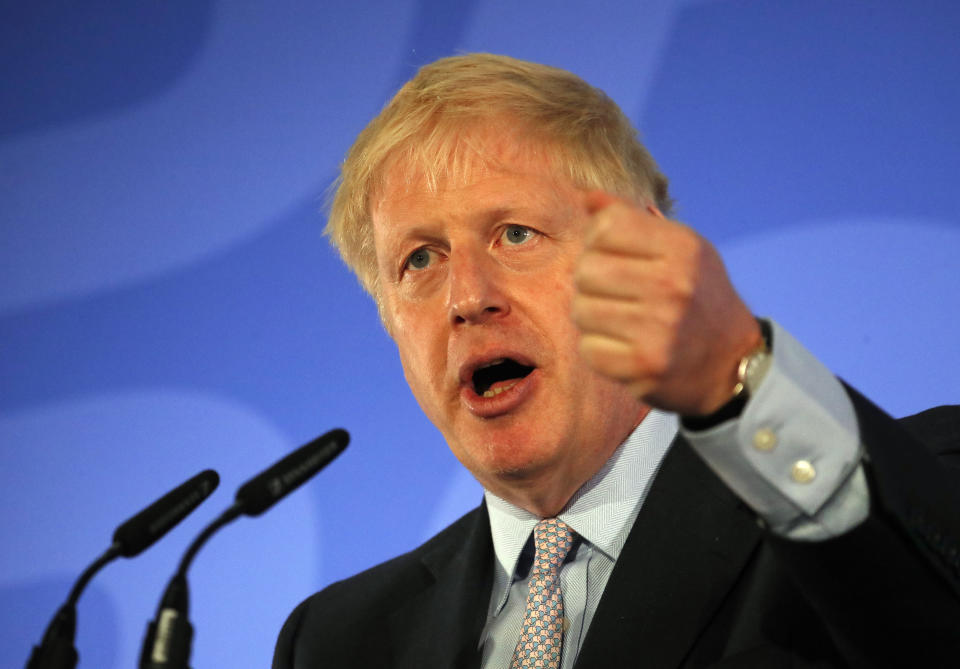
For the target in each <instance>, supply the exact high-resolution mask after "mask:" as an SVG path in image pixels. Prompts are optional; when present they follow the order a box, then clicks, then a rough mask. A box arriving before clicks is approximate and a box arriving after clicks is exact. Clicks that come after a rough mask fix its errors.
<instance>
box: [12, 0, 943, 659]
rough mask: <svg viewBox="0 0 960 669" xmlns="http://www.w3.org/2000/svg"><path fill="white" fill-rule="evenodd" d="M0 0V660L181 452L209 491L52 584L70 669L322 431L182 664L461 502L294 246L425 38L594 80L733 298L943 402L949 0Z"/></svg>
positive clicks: (202, 605)
mask: <svg viewBox="0 0 960 669" xmlns="http://www.w3.org/2000/svg"><path fill="white" fill-rule="evenodd" d="M2 7H3V9H2V14H0V82H2V84H0V96H2V99H0V224H2V237H0V445H2V452H0V505H2V508H3V513H2V520H0V542H2V546H3V548H2V558H0V567H2V568H0V665H2V666H10V667H14V666H22V665H23V663H24V662H25V660H26V657H27V655H28V653H29V648H30V646H31V644H33V643H35V642H36V641H37V640H39V638H40V636H41V634H42V632H43V629H44V626H45V625H46V623H47V621H48V619H49V617H50V615H51V614H52V613H53V611H54V610H55V609H56V608H57V606H59V604H60V603H61V602H62V601H63V599H64V598H65V596H66V594H67V591H68V588H69V586H70V584H71V582H72V581H73V579H74V578H75V577H76V576H77V574H78V573H79V571H80V570H81V569H82V568H83V567H84V566H85V565H86V563H88V562H89V561H90V560H92V559H93V558H94V557H95V556H96V555H98V554H99V553H100V552H101V551H102V550H103V549H104V548H106V546H107V544H108V542H109V538H110V535H111V533H112V531H113V528H114V527H115V525H116V524H117V523H119V522H120V521H121V520H122V519H124V518H125V517H127V516H128V515H130V514H132V513H133V512H134V511H136V510H138V509H139V508H140V507H142V506H144V505H146V504H147V503H148V502H150V501H151V500H152V499H154V498H155V497H157V496H159V495H160V494H161V493H163V492H164V491H165V490H167V489H168V488H170V487H172V486H173V485H174V484H176V483H178V482H179V481H181V480H183V479H186V478H187V477H188V476H190V475H192V474H194V473H196V472H197V471H199V470H201V469H204V468H206V467H214V468H216V469H217V470H219V472H220V473H221V476H222V484H221V490H218V491H217V493H216V494H215V495H214V496H213V497H212V499H211V500H210V501H208V502H207V504H206V505H205V506H204V507H202V508H201V509H200V510H199V511H198V512H196V513H195V514H194V517H191V518H190V519H188V521H187V522H185V523H184V524H183V525H182V526H181V527H178V528H177V529H176V530H174V531H173V532H172V533H171V535H170V536H168V537H167V538H166V539H165V540H164V541H163V542H161V543H160V544H158V545H157V546H156V547H154V548H152V549H151V550H150V551H148V552H147V553H145V554H144V555H143V556H141V557H139V558H137V559H136V560H133V561H125V560H124V561H121V562H120V563H118V564H116V565H113V566H111V567H110V568H108V569H107V570H106V571H104V572H103V573H102V574H101V575H100V576H99V577H98V578H96V579H95V580H94V581H93V583H92V584H91V586H90V588H89V589H88V590H87V592H86V593H85V594H84V596H83V598H82V599H81V600H80V604H79V628H78V633H77V647H78V649H79V650H80V654H81V662H80V666H82V667H103V668H108V669H109V668H111V667H130V666H135V664H136V661H137V654H138V649H139V646H140V643H141V639H142V635H143V631H144V627H145V624H146V622H147V620H148V619H150V618H152V617H153V615H154V610H155V607H156V605H157V601H158V598H159V596H160V593H161V591H162V590H163V588H164V586H165V584H166V581H167V579H168V578H169V576H170V575H171V573H172V572H173V569H174V567H175V564H176V561H177V559H178V558H179V556H180V554H181V553H182V551H183V550H184V549H185V547H186V545H187V543H188V542H189V541H190V539H191V538H192V537H193V536H194V535H195V534H196V533H197V532H198V531H199V529H200V528H201V527H202V526H203V525H204V524H206V523H207V522H208V521H209V520H211V519H212V518H213V517H214V515H216V514H217V513H218V512H219V511H220V510H221V509H223V508H225V507H226V506H227V505H229V503H230V501H231V500H232V495H233V491H234V490H235V489H236V487H237V486H238V485H239V484H240V483H241V482H243V481H244V480H246V479H247V478H248V477H249V476H251V475H252V474H253V473H255V472H257V471H259V470H260V469H262V468H263V467H265V466H266V465H268V464H269V463H271V462H273V461H274V460H276V459H277V458H279V457H280V456H282V455H283V454H284V453H286V452H287V451H288V450H290V449H291V448H293V447H294V446H297V445H299V444H300V443H302V442H305V441H307V440H308V439H310V438H312V437H313V436H315V435H316V434H318V433H320V432H323V431H326V430H328V429H330V428H332V427H335V426H342V427H345V428H347V429H348V430H349V431H350V432H351V433H352V435H353V443H352V445H351V446H350V447H349V448H348V450H347V451H346V453H345V454H344V455H343V456H342V457H341V458H340V459H339V460H338V461H336V462H335V463H334V464H333V465H331V466H330V468H329V469H328V470H327V471H325V472H323V473H322V474H321V475H320V477H318V478H317V479H316V480H315V481H313V482H312V483H310V484H309V485H308V486H306V487H305V488H304V489H302V490H301V491H298V492H297V493H295V494H294V495H293V496H292V497H290V498H289V499H287V500H285V501H284V502H283V503H282V504H281V505H279V506H277V507H276V508H275V509H274V510H272V511H271V512H270V513H269V514H267V515H265V516H263V517H261V518H257V519H247V518H242V519H240V520H239V521H238V522H237V523H236V524H234V525H232V526H230V527H228V528H226V529H225V530H224V531H223V532H222V534H220V535H219V536H217V537H216V538H215V539H214V541H213V542H212V543H211V544H210V545H209V546H208V547H207V548H206V549H205V550H204V551H202V552H201V553H200V555H199V557H198V559H197V562H196V563H195V565H194V567H193V569H192V571H191V583H192V611H191V618H192V620H193V622H194V624H195V626H196V628H197V632H196V638H195V641H194V653H193V666H195V667H198V668H200V669H202V668H203V667H226V666H233V667H264V666H268V664H269V659H270V656H271V651H272V646H273V641H274V639H275V637H276V634H277V632H278V630H279V627H280V625H281V623H282V621H283V619H284V617H285V616H286V614H287V613H288V612H289V611H290V609H291V608H292V607H293V606H294V605H295V604H296V603H298V602H299V601H300V600H301V599H302V598H303V597H305V596H306V595H307V594H309V593H310V592H313V591H314V590H316V589H318V588H320V587H322V586H323V585H325V584H327V583H330V582H331V581H333V580H335V579H339V578H342V577H344V576H347V575H349V574H351V573H354V572H356V571H358V570H359V569H362V568H364V567H367V566H370V565H372V564H374V563H376V562H378V561H381V560H383V559H385V558H387V557H390V556H392V555H395V554H397V553H399V552H402V551H404V550H407V549H410V548H412V547H413V546H415V545H417V544H418V543H419V542H421V541H422V540H423V539H425V538H426V537H428V536H429V535H430V534H432V533H433V532H434V531H436V530H437V529H439V528H440V527H442V526H444V525H445V524H446V523H448V522H449V521H450V520H452V519H453V518H455V517H456V516H458V515H459V514H460V513H462V512H463V511H465V510H466V509H467V508H469V507H471V506H473V505H474V504H475V503H476V502H477V501H478V500H479V496H480V491H479V488H478V486H477V485H476V484H475V483H474V482H473V481H472V480H471V479H470V478H469V475H467V474H466V473H465V472H464V471H462V470H461V469H460V468H459V465H458V464H457V463H456V462H455V460H454V459H453V457H452V456H451V455H450V454H449V453H448V452H447V450H446V448H445V446H444V444H443V441H442V439H441V438H440V435H439V434H438V433H437V432H436V430H434V429H433V428H432V426H430V424H429V423H428V422H427V421H426V420H425V419H424V418H423V417H422V415H421V414H420V412H419V409H418V408H417V407H416V404H415V402H414V400H413V398H412V397H411V395H410V393H409V391H408V390H407V388H406V386H405V384H404V382H403V379H402V376H401V371H400V368H399V364H398V362H397V358H396V354H395V352H394V348H393V346H392V344H391V342H390V341H389V339H388V338H387V336H386V335H385V334H384V332H383V330H382V329H381V327H380V325H379V323H378V321H377V317H376V313H375V309H374V308H373V305H372V304H371V303H370V302H369V300H367V299H366V298H365V297H364V296H363V294H362V291H361V290H360V289H359V288H358V286H357V284H356V282H355V280H354V279H353V277H352V276H351V275H350V274H349V273H348V272H347V271H346V270H345V269H344V267H343V266H342V264H341V263H340V261H339V260H338V259H337V257H336V256H335V255H334V254H333V253H332V252H331V251H330V250H329V248H328V247H327V245H326V243H325V241H324V239H323V238H322V236H321V229H322V227H323V224H324V218H323V215H322V213H321V205H322V199H323V193H324V190H325V189H326V187H327V186H328V184H329V183H330V181H331V180H332V179H333V177H334V175H335V172H336V168H337V165H338V163H339V161H340V159H341V158H342V156H343V154H344V152H345V150H346V149H347V147H348V146H349V144H350V143H351V141H352V139H353V137H354V136H355V134H356V133H357V132H358V131H359V130H360V129H361V128H362V127H363V125H364V124H365V123H366V121H367V120H368V119H370V118H371V117H372V116H373V115H374V114H375V113H376V112H377V110H378V109H379V108H380V107H381V106H382V105H383V103H384V102H385V101H386V100H387V99H388V98H389V96H390V94H391V93H392V91H393V90H395V89H396V87H398V86H399V85H400V84H401V83H402V82H403V81H404V80H406V79H407V78H409V77H410V76H411V75H412V74H413V72H414V71H415V69H416V68H417V67H418V66H419V65H421V64H424V63H426V62H429V61H431V60H433V59H435V58H437V57H440V56H444V55H449V54H453V53H458V52H468V51H493V52H501V53H508V54H511V55H514V56H518V57H522V58H529V59H533V60H538V61H542V62H547V63H550V64H554V65H558V66H561V67H565V68H568V69H570V70H572V71H574V72H577V73H578V74H580V75H582V76H583V77H585V78H586V79H587V80H589V81H591V82H592V83H594V84H596V85H599V86H601V87H602V88H604V89H606V90H607V91H608V92H609V93H610V94H611V95H612V96H613V97H614V99H616V100H617V101H618V102H619V103H620V104H621V106H622V107H623V108H624V110H625V111H626V112H627V113H628V114H629V115H630V116H631V118H633V119H634V121H635V122H636V123H637V125H638V126H639V128H640V129H641V131H642V132H643V134H644V135H645V137H646V138H647V142H648V144H649V146H650V148H651V150H652V151H653V153H654V155H655V156H656V157H657V158H658V160H659V161H660V163H661V165H662V167H663V169H664V170H665V172H666V173H667V174H668V175H670V176H671V178H672V181H673V184H674V193H675V196H676V197H677V199H678V201H679V205H680V206H679V217H680V218H681V219H682V220H685V221H688V222H690V223H691V224H693V225H695V226H697V227H698V229H700V230H702V231H703V233H704V234H706V235H707V236H708V237H709V238H710V239H712V240H713V241H714V242H715V243H716V244H717V245H718V246H719V248H720V250H721V252H722V253H723V254H724V256H725V258H726V259H727V261H728V264H729V267H730V271H731V273H732V275H733V277H734V279H735V281H736V282H737V284H738V285H739V287H740V288H741V290H742V292H743V293H744V294H745V296H746V297H747V299H748V301H749V302H750V304H751V306H752V307H753V308H754V309H755V311H757V312H758V313H762V314H769V315H773V316H774V317H776V318H777V319H778V320H780V321H781V322H782V323H784V324H785V325H786V326H787V327H788V328H790V329H791V330H792V331H793V332H794V333H795V334H796V335H797V336H798V337H799V338H800V339H801V341H804V342H805V343H806V344H807V345H808V347H809V348H811V349H812V350H813V351H814V352H815V353H816V354H817V355H819V356H820V357H821V358H822V359H823V360H824V361H825V362H827V363H828V364H829V365H830V366H831V367H832V368H833V369H834V370H836V371H837V372H838V373H840V374H841V375H843V376H844V377H845V378H847V379H848V380H850V381H851V382H852V383H854V384H855V385H857V386H859V387H860V388H861V389H862V390H863V391H865V392H866V393H867V394H868V395H870V396H871V397H873V398H874V399H875V400H876V401H878V402H879V403H880V404H881V405H882V406H884V407H885V408H887V409H888V410H889V411H891V412H892V413H894V414H905V413H908V412H912V411H915V410H919V409H921V408H924V407H926V406H928V405H932V404H938V403H945V402H951V401H952V402H955V401H957V399H958V396H960V392H958V391H960V382H958V378H960V354H958V353H957V346H956V342H957V340H958V334H960V317H958V315H957V314H958V311H960V310H958V306H960V300H958V297H957V292H956V291H957V287H958V283H960V282H958V277H960V272H958V269H957V267H958V262H957V255H958V254H960V188H958V186H957V180H958V179H960V114H958V112H957V110H958V108H960V39H958V37H957V36H958V35H960V5H958V4H957V3H955V2H952V1H950V0H944V1H942V2H933V1H924V2H915V3H904V2H899V1H893V0H891V1H889V2H879V1H878V2H870V3H864V2H856V1H853V0H849V1H845V0H819V1H818V0H781V1H778V2H764V1H761V0H756V1H748V0H714V1H692V0H687V1H684V0H645V1H643V2H624V1H622V0H621V1H620V2H593V3H590V4H589V8H588V5H587V4H586V3H574V2H570V3H563V2H560V3H558V2H539V1H538V2H525V3H514V2H505V1H503V0H472V1H465V2H458V3H455V2H449V1H448V0H445V1H441V0H392V1H390V2H387V1H384V2H371V1H362V2H344V3H311V2H295V1H289V0H271V2H254V1H250V2H226V1H223V0H221V1H217V0H189V1H184V2H174V1H165V2H126V3H117V2H104V1H102V0H101V1H95V0H91V1H88V2H83V3H78V2H66V1H59V2H58V1H55V0H48V1H46V2H34V3H21V2H18V3H14V2H12V1H9V2H3V3H2ZM374 527H375V528H377V530H378V532H381V534H380V535H379V536H378V538H377V539H375V540H374V539H372V538H371V537H372V535H373V530H372V528H374Z"/></svg>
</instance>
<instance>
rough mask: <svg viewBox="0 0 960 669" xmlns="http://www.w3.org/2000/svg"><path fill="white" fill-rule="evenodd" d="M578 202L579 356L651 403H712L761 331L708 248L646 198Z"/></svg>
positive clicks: (598, 196)
mask: <svg viewBox="0 0 960 669" xmlns="http://www.w3.org/2000/svg"><path fill="white" fill-rule="evenodd" d="M586 202H587V209H588V211H589V213H590V215H591V218H592V221H591V225H590V228H589V229H588V231H587V236H586V242H585V247H584V252H583V255H582V256H581V257H580V261H579V265H578V267H577V270H576V272H575V275H574V282H575V286H576V293H575V295H574V298H573V319H574V322H575V323H576V324H577V326H578V327H579V328H580V330H581V332H582V338H581V342H580V350H581V353H582V355H583V356H584V358H585V359H586V360H587V362H588V363H589V364H590V365H592V366H593V367H594V368H595V369H596V370H597V371H599V372H601V373H602V374H606V375H607V376H610V377H613V378H616V379H619V380H621V381H623V382H624V383H626V384H627V385H628V387H629V388H630V390H631V391H632V392H633V394H634V395H635V396H636V397H637V398H638V399H640V400H642V401H644V402H646V403H647V404H650V405H651V406H655V407H658V408H661V409H666V410H669V411H675V412H678V413H681V414H685V415H703V414H708V413H712V412H713V411H715V410H717V409H718V408H720V407H721V406H722V405H723V404H724V403H725V402H727V401H728V400H729V399H730V397H731V396H732V393H733V388H734V385H735V384H736V381H737V364H738V362H739V360H740V358H741V357H743V356H744V355H746V354H747V353H749V352H750V351H751V350H753V349H754V348H756V347H757V346H758V345H759V344H760V343H761V341H762V335H761V332H760V328H759V325H758V324H757V322H756V320H755V319H754V317H753V315H752V314H751V312H750V310H749V309H748V308H747V306H746V305H745V304H744V303H743V300H741V299H740V296H739V295H738V294H737V292H736V290H735V289H734V287H733V285H732V284H731V283H730V279H729V278H728V277H727V272H726V270H725V269H724V267H723V261H722V260H721V259H720V256H719V254H718V253H717V251H716V249H715V248H714V247H713V246H712V245H711V244H710V243H709V242H708V241H707V240H706V239H704V238H703V237H701V236H700V235H698V234H697V233H696V232H694V231H693V230H692V229H691V228H689V227H687V226H686V225H683V224H681V223H677V222H675V221H670V220H667V219H666V218H664V216H663V215H662V214H661V213H660V211H659V210H657V209H656V208H655V207H653V206H652V205H651V206H648V207H646V209H641V208H639V207H637V206H635V205H633V204H631V203H628V202H627V201H625V200H621V199H618V198H615V197H613V196H611V195H608V194H606V193H603V192H593V193H590V194H588V196H587V199H586Z"/></svg>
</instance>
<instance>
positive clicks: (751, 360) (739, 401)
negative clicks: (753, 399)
mask: <svg viewBox="0 0 960 669" xmlns="http://www.w3.org/2000/svg"><path fill="white" fill-rule="evenodd" d="M757 323H759V324H760V333H761V334H762V335H763V342H762V343H761V344H760V345H759V346H757V347H756V348H755V349H753V350H752V351H750V352H749V353H747V354H746V355H745V356H743V357H742V358H740V364H739V365H737V384H736V385H735V386H734V387H733V397H731V398H730V399H729V400H728V401H727V402H726V403H725V404H724V405H723V406H722V407H720V408H719V409H717V410H716V411H714V412H713V413H711V414H707V415H706V416H681V421H682V423H683V426H684V427H685V428H687V429H689V430H706V429H709V428H711V427H715V426H717V425H719V424H720V423H723V422H725V421H728V420H730V419H731V418H736V417H737V416H739V415H740V414H741V413H743V408H744V407H745V406H746V405H747V400H748V399H750V396H751V395H753V394H754V393H756V392H757V388H759V387H760V383H761V381H763V377H765V376H766V375H767V372H768V371H769V369H770V365H771V363H772V362H773V330H772V328H771V327H770V323H769V322H768V321H765V320H763V319H762V318H758V319H757Z"/></svg>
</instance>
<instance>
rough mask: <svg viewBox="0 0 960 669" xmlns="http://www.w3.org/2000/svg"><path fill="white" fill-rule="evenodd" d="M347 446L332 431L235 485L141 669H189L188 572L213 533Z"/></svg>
mask: <svg viewBox="0 0 960 669" xmlns="http://www.w3.org/2000/svg"><path fill="white" fill-rule="evenodd" d="M349 441H350V435H349V434H347V431H346V430H342V429H339V428H337V429H335V430H331V431H330V432H327V433H326V434H324V435H321V436H319V437H317V438H316V439H314V440H313V441H311V442H309V443H307V444H305V445H304V446H301V447H300V448H298V449H297V450H295V451H294V452H293V453H290V454H289V455H287V456H286V457H284V458H283V459H281V460H280V461H278V462H277V463H276V464H274V465H273V466H271V467H270V468H268V469H266V470H264V471H263V472H261V473H260V474H257V475H256V476H254V477H253V478H252V479H250V480H249V481H247V482H246V483H244V484H243V485H242V486H240V488H239V489H238V490H237V494H236V498H235V499H234V502H233V504H232V505H231V506H230V507H229V508H228V509H227V510H226V511H224V512H223V513H222V514H220V516H219V517H218V518H216V519H215V520H214V521H213V522H212V523H210V524H209V525H207V527H206V528H204V530H203V531H202V532H201V533H200V534H199V535H197V538H196V539H194V540H193V543H192V544H190V547H189V548H187V551H186V552H185V553H184V554H183V558H181V560H180V565H179V567H178V568H177V571H176V573H175V574H174V575H173V578H172V579H170V583H169V584H168V585H167V589H166V590H165V591H164V593H163V597H161V599H160V606H159V607H158V608H157V615H156V617H155V618H154V620H152V621H150V623H148V625H147V634H146V637H145V638H144V640H143V648H142V649H141V653H140V669H188V666H189V662H190V650H191V645H192V642H193V625H191V624H190V620H189V615H188V614H189V606H190V601H189V599H190V598H189V586H188V584H187V570H188V569H189V568H190V564H191V563H192V562H193V559H194V558H195V557H196V555H197V553H198V552H199V550H200V548H201V547H202V546H203V545H204V544H205V543H206V542H207V540H208V539H209V538H210V537H211V536H213V534H214V532H216V531H217V530H219V529H220V528H221V527H223V526H224V525H226V524H227V523H229V522H231V521H233V520H235V519H236V518H238V517H239V516H241V515H246V516H259V515H260V514H262V513H263V512H264V511H266V510H267V509H269V508H270V507H271V506H273V505H274V504H276V503H277V502H279V501H280V500H281V499H283V498H284V497H285V496H287V495H288V494H290V493H291V492H293V491H294V490H296V489H297V488H299V487H300V486H301V485H303V484H304V483H306V482H307V481H308V480H310V478H312V477H313V476H314V475H315V474H317V473H318V472H319V471H320V470H321V469H323V468H324V467H326V466H327V465H328V464H330V462H331V461H332V460H333V459H334V458H335V457H337V456H338V455H340V453H341V452H342V451H343V449H345V448H346V447H347V444H348V443H349ZM28 669H30V668H28Z"/></svg>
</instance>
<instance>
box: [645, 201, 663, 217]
mask: <svg viewBox="0 0 960 669" xmlns="http://www.w3.org/2000/svg"><path fill="white" fill-rule="evenodd" d="M647 212H649V213H650V214H652V215H654V216H656V217H657V218H662V219H664V220H666V219H667V217H666V216H664V215H663V212H662V211H660V209H659V208H658V207H657V205H655V204H653V203H652V202H648V203H647Z"/></svg>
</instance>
